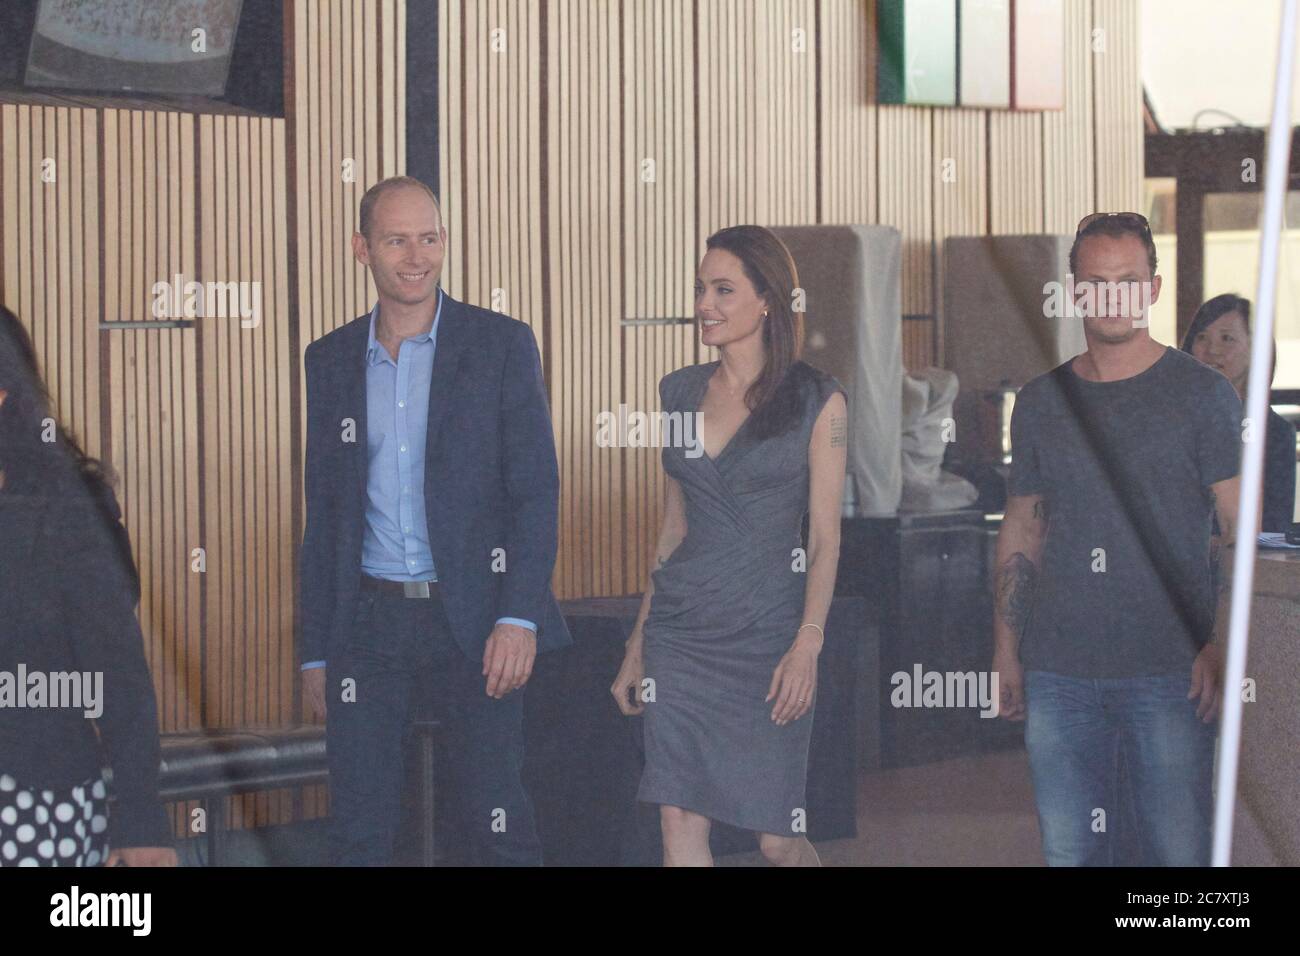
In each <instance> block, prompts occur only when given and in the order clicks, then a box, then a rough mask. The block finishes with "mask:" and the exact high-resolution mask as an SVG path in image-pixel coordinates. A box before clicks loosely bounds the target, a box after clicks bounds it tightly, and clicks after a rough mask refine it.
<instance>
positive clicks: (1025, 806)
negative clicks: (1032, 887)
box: [716, 750, 1043, 866]
mask: <svg viewBox="0 0 1300 956" xmlns="http://www.w3.org/2000/svg"><path fill="white" fill-rule="evenodd" d="M817 852H818V853H819V854H820V855H821V859H822V864H823V865H825V866H1042V865H1043V856H1042V851H1041V848H1040V845H1039V838H1038V819H1037V817H1036V815H1035V813H1034V792H1033V787H1032V786H1031V784H1030V779H1029V758H1028V756H1027V755H1026V754H1025V752H1024V751H1023V750H1009V751H1003V752H1000V753H992V754H985V755H982V756H977V757H961V758H958V759H955V760H947V761H944V762H942V763H933V764H927V765H925V766H922V767H905V768H903V769H900V770H884V771H877V772H874V773H866V772H864V773H863V774H862V775H861V778H860V783H859V791H858V836H857V838H856V839H852V840H830V841H827V842H825V843H819V844H817ZM716 864H717V865H718V866H766V865H767V864H766V861H765V860H764V859H763V857H762V855H761V854H759V853H757V852H754V853H744V854H738V855H735V856H728V857H720V858H719V859H718V860H717V861H716Z"/></svg>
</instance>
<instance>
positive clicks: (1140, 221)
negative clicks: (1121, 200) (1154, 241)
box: [1074, 212, 1151, 239]
mask: <svg viewBox="0 0 1300 956" xmlns="http://www.w3.org/2000/svg"><path fill="white" fill-rule="evenodd" d="M1112 217H1114V218H1115V219H1116V220H1117V221H1119V222H1122V223H1124V224H1125V225H1129V226H1134V227H1136V228H1137V229H1140V230H1142V231H1143V232H1145V233H1146V234H1147V235H1148V236H1149V235H1151V223H1149V222H1148V221H1147V217H1146V216H1144V215H1142V214H1141V213H1136V212H1094V213H1093V214H1092V215H1089V216H1084V217H1083V218H1082V219H1080V220H1079V228H1078V229H1076V230H1075V233H1074V236H1075V238H1076V239H1077V238H1078V237H1079V236H1081V235H1083V234H1084V232H1086V231H1087V230H1088V229H1089V228H1091V227H1092V226H1093V225H1094V224H1096V223H1099V222H1101V221H1102V220H1103V219H1110V218H1112Z"/></svg>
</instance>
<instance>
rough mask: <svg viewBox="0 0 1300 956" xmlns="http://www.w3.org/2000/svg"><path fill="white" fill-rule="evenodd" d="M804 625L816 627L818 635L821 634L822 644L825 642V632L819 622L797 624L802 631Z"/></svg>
mask: <svg viewBox="0 0 1300 956" xmlns="http://www.w3.org/2000/svg"><path fill="white" fill-rule="evenodd" d="M805 627H815V628H817V633H818V634H820V635H821V636H822V643H823V644H825V643H826V632H825V631H823V630H822V629H821V625H819V624H800V625H799V630H801V631H802V630H803V629H804V628H805Z"/></svg>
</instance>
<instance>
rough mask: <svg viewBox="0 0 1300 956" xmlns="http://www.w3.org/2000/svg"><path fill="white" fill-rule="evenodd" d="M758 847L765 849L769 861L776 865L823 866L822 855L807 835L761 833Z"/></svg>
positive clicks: (764, 854)
mask: <svg viewBox="0 0 1300 956" xmlns="http://www.w3.org/2000/svg"><path fill="white" fill-rule="evenodd" d="M758 847H759V849H760V850H762V851H763V856H764V857H765V858H766V859H767V862H769V863H771V864H773V865H775V866H821V865H822V861H821V857H819V856H818V855H817V850H816V848H815V847H813V845H812V844H811V843H809V842H808V838H807V837H802V836H797V837H788V836H777V835H776V834H774V833H760V834H759V835H758Z"/></svg>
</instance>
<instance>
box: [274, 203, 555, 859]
mask: <svg viewBox="0 0 1300 956" xmlns="http://www.w3.org/2000/svg"><path fill="white" fill-rule="evenodd" d="M441 220H442V217H441V213H440V210H439V208H438V203H437V199H436V198H435V197H434V195H433V192H432V191H431V190H430V189H429V188H428V187H427V186H425V185H424V184H423V183H421V182H419V181H418V180H415V179H410V178H407V177H394V178H391V179H386V180H384V181H382V182H380V183H378V184H376V185H375V186H372V187H371V188H370V189H369V190H368V191H367V192H366V194H365V196H364V197H363V198H362V200H361V215H360V228H359V231H358V232H357V233H356V235H354V236H353V239H352V249H353V254H354V255H355V256H356V258H357V260H358V261H360V262H362V263H364V264H365V265H367V266H368V267H369V269H370V272H371V275H372V276H373V277H374V280H375V286H376V288H377V289H378V292H379V301H378V303H377V304H376V305H375V307H374V309H373V310H372V311H371V312H370V313H369V314H368V315H363V316H361V317H359V318H357V319H354V320H353V321H351V322H349V323H348V324H347V325H345V326H343V327H341V328H339V329H336V330H334V331H333V332H331V333H329V334H328V335H325V336H324V337H322V338H321V339H319V340H318V341H316V342H313V343H312V344H311V345H309V346H308V347H307V352H306V361H305V364H306V378H307V456H306V476H305V486H306V503H307V521H306V529H305V534H304V536H303V546H302V556H301V562H300V563H301V574H302V580H301V584H302V588H301V614H300V620H301V627H302V633H301V648H302V660H303V665H302V666H303V674H302V679H303V691H304V696H305V698H306V699H307V701H308V702H309V703H310V704H311V706H312V709H313V710H314V711H315V712H316V713H317V714H324V715H325V718H326V736H327V741H328V749H329V765H330V804H331V810H330V816H331V831H330V832H331V850H332V855H333V859H334V862H335V863H337V864H341V865H383V864H386V863H389V862H391V860H392V854H393V840H394V836H395V834H396V831H397V828H398V823H399V813H400V807H401V800H400V795H401V781H402V740H403V734H404V731H405V728H406V725H407V722H408V717H409V714H410V709H411V706H410V705H411V703H412V701H413V700H414V699H415V698H414V695H416V694H419V695H427V696H428V697H429V698H430V699H431V701H432V703H433V704H434V706H435V707H436V708H437V712H438V713H439V714H440V715H441V716H443V717H444V718H445V719H446V721H447V731H446V739H447V743H448V748H449V752H450V756H451V758H452V759H451V767H450V768H448V770H449V771H450V773H447V774H440V776H439V781H438V782H439V785H440V786H441V787H442V788H443V792H444V793H447V794H448V795H449V797H451V798H452V800H453V802H454V803H457V804H459V810H460V813H459V815H458V816H459V818H460V820H461V822H462V824H463V827H464V829H465V834H464V835H465V836H466V838H467V843H468V848H469V850H470V852H471V853H472V857H471V858H472V859H473V860H474V861H475V862H481V863H494V864H514V865H538V864H540V862H541V851H540V845H539V843H538V839H537V833H536V824H535V820H534V815H533V807H532V803H531V801H530V800H529V798H528V794H527V793H526V792H525V790H524V787H523V782H522V769H523V691H522V688H523V686H524V684H525V683H526V682H527V681H528V678H529V675H530V674H531V673H532V667H533V661H534V658H535V655H536V653H537V652H538V651H539V650H548V649H551V648H555V647H561V646H563V645H566V644H568V643H570V637H569V633H568V629H567V628H566V626H565V623H564V619H563V618H562V617H561V616H560V611H559V607H558V606H557V604H556V602H555V598H554V596H553V595H552V593H551V590H550V579H551V572H552V570H553V568H554V564H555V553H556V536H557V526H558V518H557V509H558V498H559V469H558V466H557V464H556V458H555V442H554V438H553V435H552V431H551V420H550V413H549V411H548V410H547V403H546V391H545V387H544V385H543V381H542V369H541V363H540V361H539V357H538V351H537V344H536V341H535V340H534V337H533V333H532V331H531V330H530V329H529V328H528V326H527V325H525V324H523V323H522V322H519V321H516V320H515V319H511V318H509V317H507V316H504V315H500V314H497V313H495V312H490V311H487V310H484V309H479V308H475V307H474V306H470V305H467V304H465V303H462V302H457V301H456V300H455V299H453V298H451V297H450V296H448V295H447V294H446V293H444V292H443V291H442V290H441V289H440V288H439V286H438V281H439V276H440V274H441V272H442V263H443V258H444V255H445V252H446V242H447V231H446V229H445V228H444V227H443V225H442V221H441Z"/></svg>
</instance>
